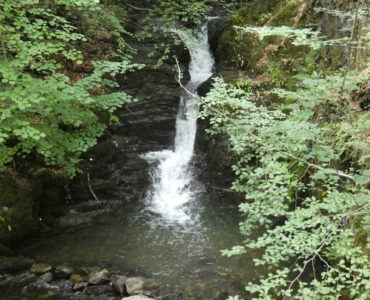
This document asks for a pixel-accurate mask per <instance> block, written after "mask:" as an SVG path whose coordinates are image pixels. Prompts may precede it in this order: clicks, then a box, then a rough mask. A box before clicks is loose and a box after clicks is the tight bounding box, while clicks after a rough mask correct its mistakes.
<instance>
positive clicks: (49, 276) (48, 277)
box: [37, 272, 54, 282]
mask: <svg viewBox="0 0 370 300" xmlns="http://www.w3.org/2000/svg"><path fill="white" fill-rule="evenodd" d="M53 279H54V275H53V273H51V272H47V273H44V274H42V275H41V276H40V277H39V279H37V281H38V282H51V281H53Z"/></svg>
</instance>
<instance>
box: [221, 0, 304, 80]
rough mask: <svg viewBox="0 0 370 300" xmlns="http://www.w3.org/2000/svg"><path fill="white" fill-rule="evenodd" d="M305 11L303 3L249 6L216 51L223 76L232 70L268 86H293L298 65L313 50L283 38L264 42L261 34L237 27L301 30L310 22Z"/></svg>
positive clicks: (235, 17) (237, 16)
mask: <svg viewBox="0 0 370 300" xmlns="http://www.w3.org/2000/svg"><path fill="white" fill-rule="evenodd" d="M305 9H307V10H308V8H307V7H306V6H305V4H304V3H303V2H302V1H300V0H289V1H286V0H285V1H282V0H280V1H278V0H275V1H262V0H255V1H252V2H250V3H247V4H246V5H245V6H244V7H243V8H242V9H240V10H239V11H238V12H236V13H235V14H234V15H233V16H232V17H231V20H232V24H231V26H229V27H228V28H227V29H226V30H225V31H224V32H223V34H222V35H221V37H220V38H219V41H218V47H217V50H216V60H217V62H218V69H219V71H220V72H221V73H222V72H224V71H225V70H228V69H230V68H234V69H237V70H240V71H243V72H244V73H245V74H246V75H247V76H248V77H250V78H255V79H256V80H259V79H258V78H259V77H260V78H261V80H262V81H261V84H262V85H263V86H265V87H266V85H267V86H268V85H271V86H275V87H291V86H293V85H294V84H295V83H294V80H293V75H294V74H295V72H296V71H297V70H296V66H297V65H298V64H300V63H302V62H303V63H304V61H300V60H302V59H301V58H303V57H305V56H307V54H308V52H309V51H310V50H309V48H308V47H297V46H294V45H292V43H291V42H290V41H289V40H287V39H283V38H282V37H279V36H271V37H266V38H264V39H263V40H262V41H261V40H260V39H259V37H258V35H257V34H254V33H243V32H242V31H241V30H240V29H237V28H235V27H234V26H240V27H248V26H262V25H268V26H282V25H285V26H294V27H301V26H303V25H304V24H305V23H307V22H308V19H309V17H308V14H307V13H305ZM297 15H298V16H299V17H297ZM268 77H269V78H268ZM226 81H227V80H226ZM227 82H229V81H227ZM231 82H232V81H231Z"/></svg>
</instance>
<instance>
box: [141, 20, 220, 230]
mask: <svg viewBox="0 0 370 300" xmlns="http://www.w3.org/2000/svg"><path fill="white" fill-rule="evenodd" d="M177 34H178V35H179V37H180V38H181V39H182V41H183V42H184V43H185V45H186V46H187V48H188V49H189V51H190V57H191V60H190V65H189V73H190V80H189V82H188V83H187V84H186V89H187V90H188V91H189V92H191V93H192V94H196V91H197V89H198V87H199V86H200V84H202V83H203V82H204V81H206V80H207V79H208V78H209V77H210V76H212V70H213V67H214V59H213V56H212V54H211V51H210V48H209V44H208V29H207V24H204V25H203V26H202V27H201V30H200V32H199V33H198V34H197V35H193V34H190V33H188V32H177ZM198 111H199V106H198V105H197V104H196V102H195V99H194V98H193V97H192V96H191V95H189V93H187V92H186V91H183V93H182V96H181V99H180V106H179V111H178V114H177V119H176V138H175V145H174V151H171V150H163V151H156V152H149V153H146V154H144V155H143V158H145V159H146V160H148V161H149V162H158V165H157V166H156V168H155V169H154V170H152V174H151V175H152V180H153V184H152V187H151V189H150V190H149V191H148V193H147V196H146V201H147V203H148V206H147V208H148V209H149V210H150V211H152V212H154V213H157V214H159V215H161V216H162V217H163V218H164V219H165V220H166V221H167V222H177V223H179V224H185V223H186V222H188V221H190V219H191V215H190V212H189V210H188V208H187V207H186V204H187V203H189V202H190V201H191V200H192V199H194V197H195V195H194V188H193V187H192V186H191V181H192V172H191V170H190V168H189V163H190V161H191V158H192V155H193V152H194V142H195V135H196V130H197V113H198Z"/></svg>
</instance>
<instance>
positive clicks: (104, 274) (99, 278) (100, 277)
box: [87, 269, 109, 285]
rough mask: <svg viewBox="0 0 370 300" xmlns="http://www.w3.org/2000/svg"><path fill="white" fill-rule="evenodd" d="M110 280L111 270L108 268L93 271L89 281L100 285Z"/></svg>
mask: <svg viewBox="0 0 370 300" xmlns="http://www.w3.org/2000/svg"><path fill="white" fill-rule="evenodd" d="M108 281H109V272H108V270H106V269H102V270H99V271H92V272H91V273H90V274H89V276H88V280H87V282H88V283H89V284H91V285H100V284H104V283H107V282H108Z"/></svg>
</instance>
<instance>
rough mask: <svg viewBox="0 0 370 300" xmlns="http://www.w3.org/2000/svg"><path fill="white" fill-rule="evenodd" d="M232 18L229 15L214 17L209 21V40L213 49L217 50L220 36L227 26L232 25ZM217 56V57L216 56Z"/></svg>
mask: <svg viewBox="0 0 370 300" xmlns="http://www.w3.org/2000/svg"><path fill="white" fill-rule="evenodd" d="M230 23H231V22H230V20H229V19H228V18H227V17H219V18H213V19H211V20H209V22H208V40H209V45H210V47H211V50H212V51H213V52H216V49H217V45H218V42H219V38H220V36H221V35H222V33H223V32H224V30H225V29H226V28H228V27H229V26H230ZM216 58H217V57H216Z"/></svg>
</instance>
